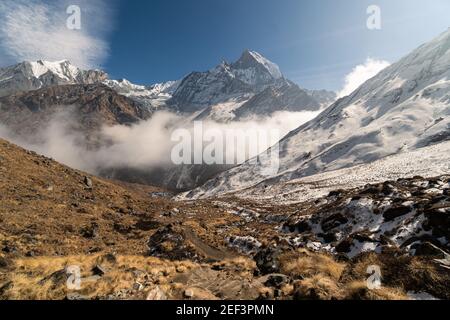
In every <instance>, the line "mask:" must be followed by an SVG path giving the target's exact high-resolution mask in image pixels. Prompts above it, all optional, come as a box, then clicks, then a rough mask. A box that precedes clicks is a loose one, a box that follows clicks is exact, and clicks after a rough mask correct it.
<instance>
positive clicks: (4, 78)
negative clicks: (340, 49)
mask: <svg viewBox="0 0 450 320" xmlns="http://www.w3.org/2000/svg"><path fill="white" fill-rule="evenodd" d="M98 83H102V84H104V85H106V86H108V87H110V88H112V89H114V90H115V91H116V92H117V93H118V94H121V95H124V96H126V97H128V98H130V99H132V100H134V101H135V102H136V103H138V104H139V105H140V106H141V107H142V108H143V109H147V111H149V112H153V111H155V110H162V109H168V110H172V111H176V112H179V113H182V114H195V113H198V114H201V115H202V116H201V118H211V119H215V120H218V121H228V120H233V119H238V118H242V117H244V116H246V117H251V116H262V115H263V116H264V115H270V114H272V113H274V112H276V111H286V110H287V111H303V110H319V109H320V108H321V107H324V106H327V105H329V104H331V103H332V102H333V101H334V100H335V99H336V94H335V93H334V92H329V91H324V90H320V91H307V90H303V89H301V88H300V87H298V86H297V85H296V84H294V83H293V82H291V81H289V80H287V79H285V78H284V77H283V75H282V73H281V71H280V69H279V67H278V66H277V65H276V64H274V63H273V62H270V61H269V60H267V59H266V58H264V57H263V56H262V55H260V54H259V53H257V52H254V51H248V50H246V51H245V52H244V53H243V54H242V56H241V58H240V59H239V60H238V61H236V62H234V63H232V64H229V63H226V62H223V63H221V64H220V65H218V66H217V67H215V68H213V69H211V70H209V71H206V72H192V73H190V74H189V75H187V76H186V77H184V78H183V79H181V80H178V81H169V82H165V83H161V84H153V85H149V86H144V85H137V84H133V83H131V82H129V81H128V80H125V79H122V80H110V79H108V76H107V74H106V73H105V72H103V71H100V70H81V69H79V68H78V67H76V66H73V65H72V64H71V63H70V62H69V61H60V62H47V61H37V62H23V63H20V64H18V65H15V66H11V67H7V68H2V69H0V96H7V95H11V94H14V93H17V92H26V91H33V90H38V89H42V88H46V87H51V86H58V85H66V84H78V85H80V84H84V85H86V84H98ZM224 104H226V105H227V110H226V112H224V110H223V108H221V106H223V105H224Z"/></svg>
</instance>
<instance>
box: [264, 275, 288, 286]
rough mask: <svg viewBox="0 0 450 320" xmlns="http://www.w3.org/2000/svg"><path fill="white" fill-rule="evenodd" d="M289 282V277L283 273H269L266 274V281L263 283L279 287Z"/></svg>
mask: <svg viewBox="0 0 450 320" xmlns="http://www.w3.org/2000/svg"><path fill="white" fill-rule="evenodd" d="M289 282H290V279H289V277H288V276H286V275H284V274H270V275H268V278H267V281H266V282H265V283H264V285H265V286H267V287H274V288H281V287H282V286H283V285H285V284H287V283H289Z"/></svg>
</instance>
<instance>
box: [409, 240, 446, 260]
mask: <svg viewBox="0 0 450 320" xmlns="http://www.w3.org/2000/svg"><path fill="white" fill-rule="evenodd" d="M415 249H416V256H429V257H434V258H436V259H445V258H446V257H448V256H449V255H448V253H447V252H445V251H444V250H442V249H441V248H439V247H437V246H435V245H434V244H432V243H431V242H424V243H421V244H420V245H418V246H417V247H416V248H415Z"/></svg>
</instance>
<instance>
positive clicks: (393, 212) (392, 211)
mask: <svg viewBox="0 0 450 320" xmlns="http://www.w3.org/2000/svg"><path fill="white" fill-rule="evenodd" d="M410 212H411V208H410V207H405V206H397V207H392V208H389V209H387V210H386V211H385V212H384V213H383V217H384V220H385V221H392V220H394V219H396V218H398V217H401V216H403V215H405V214H408V213H410Z"/></svg>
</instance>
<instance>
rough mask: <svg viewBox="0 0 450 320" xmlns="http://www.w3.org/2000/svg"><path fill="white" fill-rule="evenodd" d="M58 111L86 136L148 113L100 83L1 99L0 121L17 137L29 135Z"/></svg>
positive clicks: (39, 91) (42, 126)
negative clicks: (106, 126)
mask: <svg viewBox="0 0 450 320" xmlns="http://www.w3.org/2000/svg"><path fill="white" fill-rule="evenodd" d="M58 113H70V115H71V116H73V118H72V119H70V120H72V121H71V123H72V124H73V125H75V126H76V128H77V130H79V132H81V133H84V134H86V135H89V134H90V133H93V132H95V131H98V130H99V129H100V128H101V127H102V126H104V125H109V126H111V125H117V124H123V125H129V124H133V123H137V122H139V121H141V120H145V119H148V118H149V117H150V116H151V114H150V113H149V112H148V111H147V110H145V109H142V108H140V106H139V105H138V104H137V103H136V102H134V101H133V100H130V99H129V98H127V97H124V96H122V95H119V94H117V93H116V92H115V91H114V90H112V89H111V88H109V87H107V86H105V85H102V84H92V85H60V86H52V87H48V88H43V89H39V90H36V91H29V92H24V93H17V94H14V95H10V96H7V97H3V98H0V122H1V123H2V124H4V125H6V126H7V127H8V128H9V129H10V130H13V132H14V134H17V135H20V136H26V135H28V137H30V135H31V137H32V134H33V132H36V131H38V130H39V129H42V128H45V126H46V125H48V123H49V121H50V120H51V119H53V117H54V116H55V115H56V114H58Z"/></svg>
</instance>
